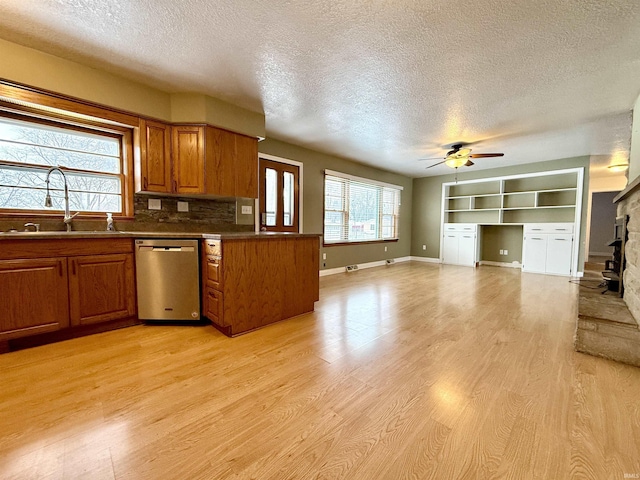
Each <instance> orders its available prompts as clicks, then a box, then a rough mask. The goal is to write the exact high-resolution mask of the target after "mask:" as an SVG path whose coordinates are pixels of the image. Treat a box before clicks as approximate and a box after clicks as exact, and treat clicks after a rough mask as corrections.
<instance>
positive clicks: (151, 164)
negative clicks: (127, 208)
mask: <svg viewBox="0 0 640 480" xmlns="http://www.w3.org/2000/svg"><path fill="white" fill-rule="evenodd" d="M140 174H141V185H140V189H141V190H143V191H145V192H162V193H170V192H171V128H170V127H169V126H168V125H165V124H163V123H158V122H152V121H150V120H141V121H140Z"/></svg>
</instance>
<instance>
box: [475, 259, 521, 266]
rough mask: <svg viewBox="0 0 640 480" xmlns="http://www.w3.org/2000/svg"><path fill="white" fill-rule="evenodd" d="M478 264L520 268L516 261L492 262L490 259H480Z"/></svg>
mask: <svg viewBox="0 0 640 480" xmlns="http://www.w3.org/2000/svg"><path fill="white" fill-rule="evenodd" d="M480 265H490V266H492V267H506V268H522V264H521V263H518V262H492V261H491V260H480Z"/></svg>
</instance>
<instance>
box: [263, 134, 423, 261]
mask: <svg viewBox="0 0 640 480" xmlns="http://www.w3.org/2000/svg"><path fill="white" fill-rule="evenodd" d="M258 150H259V151H260V153H266V154H269V155H275V156H278V157H281V158H286V159H289V160H295V161H297V162H302V164H303V180H302V189H303V197H302V200H303V229H304V232H305V233H316V232H317V233H318V234H319V235H321V234H322V230H323V223H324V221H323V211H324V208H323V203H324V170H325V169H329V170H335V171H337V172H343V173H348V174H350V175H357V176H359V177H364V178H370V179H372V180H377V181H380V182H387V183H391V184H394V185H400V186H401V187H403V188H404V189H403V191H402V200H401V201H402V205H401V206H400V233H399V240H398V241H397V242H385V243H375V244H371V245H362V244H360V245H344V246H342V245H341V246H328V247H324V246H323V247H322V248H321V252H320V267H321V269H326V268H337V267H343V266H345V265H352V264H362V263H368V262H376V261H380V260H385V259H387V258H399V257H406V256H408V255H409V252H410V249H411V225H412V222H411V215H412V208H411V204H412V179H411V178H409V177H405V176H403V175H398V174H395V173H390V172H386V171H384V170H379V169H376V168H373V167H368V166H366V165H362V164H359V163H356V162H353V161H350V160H346V159H343V158H339V157H335V156H332V155H326V154H322V153H318V152H315V151H313V150H308V149H306V148H302V147H298V146H295V145H291V144H289V143H285V142H282V141H279V140H274V139H267V140H265V141H263V142H260V143H259V144H258ZM385 247H387V251H386V252H385V251H384V248H385ZM323 253H326V255H327V259H326V260H323V259H322V254H323Z"/></svg>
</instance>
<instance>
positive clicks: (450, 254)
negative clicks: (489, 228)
mask: <svg viewBox="0 0 640 480" xmlns="http://www.w3.org/2000/svg"><path fill="white" fill-rule="evenodd" d="M477 239H478V226H477V225H474V224H464V223H459V224H445V226H444V234H443V239H442V263H447V264H451V265H466V266H469V267H475V266H476V261H477V251H478V241H477Z"/></svg>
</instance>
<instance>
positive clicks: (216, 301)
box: [205, 288, 224, 326]
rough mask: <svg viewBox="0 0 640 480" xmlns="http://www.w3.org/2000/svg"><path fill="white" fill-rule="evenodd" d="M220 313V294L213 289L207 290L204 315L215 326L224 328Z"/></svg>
mask: <svg viewBox="0 0 640 480" xmlns="http://www.w3.org/2000/svg"><path fill="white" fill-rule="evenodd" d="M222 311H223V310H222V293H221V292H219V291H218V290H214V289H213V288H207V297H206V298H205V315H206V316H207V318H208V319H209V320H211V321H212V322H213V323H215V324H216V325H220V326H224V321H223V317H222Z"/></svg>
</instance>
